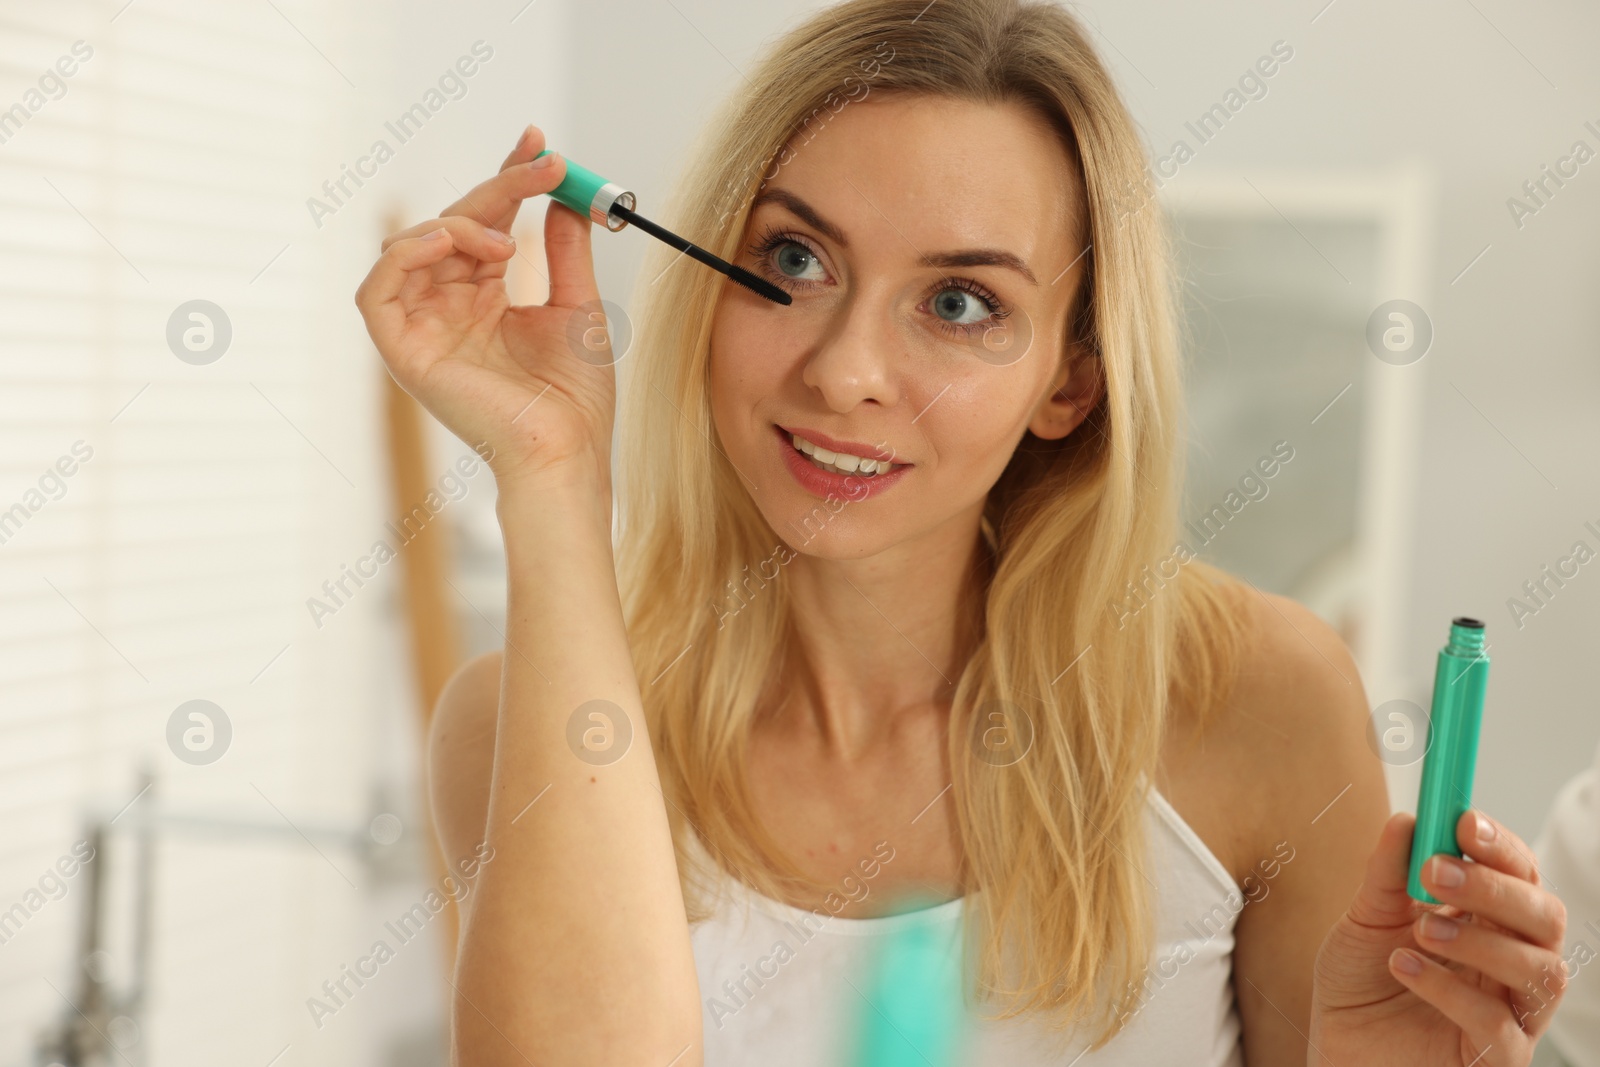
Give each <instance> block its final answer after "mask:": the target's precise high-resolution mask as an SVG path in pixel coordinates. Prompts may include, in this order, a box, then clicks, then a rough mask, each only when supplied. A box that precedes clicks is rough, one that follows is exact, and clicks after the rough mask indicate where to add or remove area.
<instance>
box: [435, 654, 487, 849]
mask: <svg viewBox="0 0 1600 1067" xmlns="http://www.w3.org/2000/svg"><path fill="white" fill-rule="evenodd" d="M500 656H501V653H500V651H499V650H495V651H493V652H487V653H484V654H483V655H481V656H477V657H475V658H473V659H471V660H468V661H467V662H466V663H464V664H463V665H462V666H461V667H460V668H459V669H458V670H457V671H456V673H455V674H453V675H452V676H451V677H450V680H449V681H448V682H446V683H445V687H444V689H443V691H442V692H440V694H439V704H438V707H437V708H435V709H434V713H433V726H432V729H431V730H430V732H429V736H428V792H429V796H430V798H431V803H432V806H433V820H434V825H435V826H436V827H437V828H438V830H439V843H440V845H441V846H442V847H443V850H444V854H445V857H446V859H447V861H453V860H454V859H456V858H458V857H461V856H466V855H469V854H470V853H471V852H472V851H473V849H474V848H475V847H476V846H477V845H478V843H479V842H481V841H482V840H483V835H484V827H485V826H486V825H487V823H488V818H489V789H490V780H491V778H492V776H493V773H494V738H495V724H496V722H497V720H498V717H499V711H500Z"/></svg>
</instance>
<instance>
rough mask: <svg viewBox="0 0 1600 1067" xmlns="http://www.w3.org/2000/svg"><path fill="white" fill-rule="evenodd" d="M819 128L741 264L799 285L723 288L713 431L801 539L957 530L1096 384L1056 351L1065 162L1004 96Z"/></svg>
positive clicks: (1063, 294)
mask: <svg viewBox="0 0 1600 1067" xmlns="http://www.w3.org/2000/svg"><path fill="white" fill-rule="evenodd" d="M819 125H820V130H819V131H818V132H816V133H815V134H814V136H813V135H811V134H810V132H809V131H808V132H807V133H804V134H802V135H801V136H802V138H804V137H806V136H810V138H811V139H810V140H806V141H803V142H802V141H801V140H798V139H797V141H796V143H794V144H792V145H790V147H789V149H788V153H787V155H786V156H783V157H780V158H785V159H787V162H785V163H784V164H783V165H782V166H781V167H780V168H779V169H778V172H777V174H776V176H775V177H772V178H771V179H770V180H769V181H767V182H766V183H765V184H764V185H763V187H762V189H761V191H760V193H759V194H758V196H757V199H756V204H755V207H754V210H753V212H752V214H751V218H750V224H749V228H748V230H747V231H746V234H745V245H744V248H743V250H742V251H741V253H740V256H739V259H738V262H739V263H740V264H741V265H742V266H744V267H746V268H747V269H749V270H752V271H754V272H756V273H757V274H759V275H760V276H762V277H765V278H768V279H771V280H772V281H773V282H774V283H775V284H777V285H779V286H781V287H783V288H785V289H787V290H788V291H789V292H790V293H791V294H792V296H793V298H794V302H793V303H792V304H791V305H790V306H788V307H784V306H780V305H778V304H775V303H772V302H771V301H768V300H765V299H762V298H761V297H759V296H756V295H755V294H753V293H750V292H748V291H746V290H744V289H743V288H740V287H737V286H731V285H730V286H729V287H728V288H727V289H726V290H725V291H724V293H723V296H722V299H721V301H720V302H719V304H718V308H717V313H716V319H715V321H714V323H713V325H712V336H711V357H710V358H711V366H710V388H711V406H712V415H713V418H714V419H715V420H716V429H717V434H718V437H719V438H720V441H721V446H722V448H723V449H724V450H725V452H726V454H727V457H728V459H729V460H730V462H732V464H733V466H734V467H735V468H736V469H737V470H738V471H739V473H740V475H741V476H742V478H743V480H744V484H745V487H746V489H748V491H749V492H750V495H751V496H752V498H753V499H754V500H755V502H756V505H757V506H758V507H759V508H760V509H761V511H762V513H763V515H765V517H766V519H767V521H768V523H769V524H771V526H772V528H773V529H774V530H775V531H777V532H778V534H779V536H781V537H783V538H784V540H785V541H787V542H788V543H789V545H790V546H791V547H793V548H795V549H796V550H799V551H802V552H805V553H807V554H810V555H818V556H824V557H829V558H836V559H854V558H861V557H865V556H871V555H876V554H877V553H879V552H882V551H883V550H885V549H887V548H890V547H891V546H895V545H900V544H907V543H914V542H916V541H918V540H919V539H922V538H926V537H928V536H930V535H934V534H936V533H938V532H940V531H944V532H949V531H950V529H951V524H961V525H962V527H963V528H964V530H965V532H967V534H968V535H969V536H970V535H971V531H973V530H975V529H976V526H977V522H978V517H979V516H980V515H981V513H982V507H983V502H984V499H985V497H986V495H987V494H988V492H989V490H990V488H991V487H992V486H993V485H994V483H995V482H996V480H997V479H998V478H999V477H1000V474H1001V472H1002V471H1003V470H1004V469H1005V467H1006V464H1007V463H1008V462H1009V460H1010V459H1011V455H1012V453H1013V451H1014V450H1015V448H1016V446H1017V444H1018V442H1019V441H1020V440H1021V439H1022V435H1023V433H1024V432H1025V431H1027V430H1031V431H1032V432H1033V433H1034V434H1036V435H1037V436H1039V437H1043V438H1059V437H1062V436H1064V435H1065V434H1067V433H1069V432H1071V430H1072V429H1073V428H1074V427H1076V426H1077V425H1078V423H1079V422H1080V421H1081V419H1082V417H1083V414H1084V413H1085V412H1087V411H1088V410H1089V408H1090V407H1092V406H1093V404H1094V402H1095V400H1096V399H1097V397H1098V388H1099V386H1098V382H1099V371H1098V368H1097V367H1096V366H1094V361H1093V360H1092V359H1081V360H1079V359H1075V358H1072V359H1068V358H1064V357H1063V348H1064V339H1065V338H1066V336H1067V316H1068V312H1069V310H1070V308H1071V305H1072V298H1073V295H1074V292H1075V290H1076V287H1077V285H1078V283H1079V279H1080V278H1081V277H1082V274H1083V267H1084V262H1083V257H1082V256H1081V255H1080V253H1082V252H1083V249H1084V244H1085V243H1086V236H1085V235H1082V234H1080V233H1079V232H1078V229H1079V223H1078V221H1077V220H1078V218H1079V212H1080V211H1081V196H1082V194H1081V193H1080V191H1079V183H1078V181H1077V180H1076V178H1075V174H1074V170H1073V165H1072V162H1071V159H1070V157H1069V156H1068V154H1067V151H1066V149H1065V147H1064V146H1063V145H1062V144H1061V143H1060V140H1059V138H1058V136H1057V135H1056V134H1055V132H1054V131H1053V130H1051V129H1050V128H1049V126H1047V125H1046V124H1045V123H1044V121H1043V120H1042V119H1041V118H1039V117H1037V116H1036V115H1035V114H1034V113H1033V112H1031V111H1028V110H1027V109H1025V108H1024V107H1023V106H1021V105H1017V104H1009V103H1008V104H998V105H987V104H974V103H968V102H965V101H959V100H953V99H948V98H943V97H931V96H904V95H876V96H869V97H867V98H865V99H863V100H861V101H859V102H854V103H850V104H848V105H847V106H846V107H844V108H843V110H841V111H840V112H838V113H837V114H834V115H829V114H828V112H827V111H822V112H820V113H819V114H818V116H817V118H816V119H814V121H813V126H812V129H816V128H817V127H818V126H819ZM768 173H769V174H770V173H771V171H770V170H769V171H768ZM796 435H798V436H799V437H800V439H801V444H800V449H799V450H797V449H796V446H795V444H794V437H795V436H796ZM807 453H810V454H809V455H808V454H807ZM830 457H831V462H830V463H829V464H828V467H827V469H823V468H821V467H819V466H818V465H817V462H816V461H817V460H824V461H827V460H829V459H830ZM873 461H886V463H887V464H888V466H887V469H886V470H878V471H875V472H873V473H868V471H869V469H871V468H874V467H876V466H878V463H876V462H873Z"/></svg>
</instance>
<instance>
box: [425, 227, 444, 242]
mask: <svg viewBox="0 0 1600 1067" xmlns="http://www.w3.org/2000/svg"><path fill="white" fill-rule="evenodd" d="M447 232H448V231H447V230H446V229H445V228H444V227H443V226H440V227H439V228H438V229H437V230H434V231H433V232H432V233H425V234H423V235H422V239H423V240H424V241H431V240H433V239H434V238H436V237H443V236H444V235H445V234H446V233H447Z"/></svg>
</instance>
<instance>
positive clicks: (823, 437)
mask: <svg viewBox="0 0 1600 1067" xmlns="http://www.w3.org/2000/svg"><path fill="white" fill-rule="evenodd" d="M778 429H780V430H782V431H783V432H784V433H792V434H799V435H800V436H801V437H804V438H805V439H806V440H807V441H810V442H811V443H812V444H814V445H821V446H822V447H823V448H826V449H827V450H828V451H829V452H847V453H849V454H850V455H852V456H861V457H863V458H865V459H886V460H888V461H889V462H890V463H893V464H895V465H896V466H900V465H901V463H902V462H903V461H901V460H898V459H896V458H895V455H894V450H893V449H889V450H888V451H885V450H884V447H883V446H882V445H864V444H862V443H861V442H860V441H841V440H839V439H838V438H837V437H829V436H828V435H827V434H825V433H819V432H817V431H816V430H808V429H806V428H805V427H804V426H779V427H778ZM905 466H907V467H909V466H911V464H909V463H906V464H905ZM891 473H892V472H891Z"/></svg>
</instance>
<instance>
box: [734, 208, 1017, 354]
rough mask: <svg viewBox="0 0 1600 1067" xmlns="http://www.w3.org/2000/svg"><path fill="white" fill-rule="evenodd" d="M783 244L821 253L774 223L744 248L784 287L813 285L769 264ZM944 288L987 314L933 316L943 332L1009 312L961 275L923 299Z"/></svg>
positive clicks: (985, 324)
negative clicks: (970, 318)
mask: <svg viewBox="0 0 1600 1067" xmlns="http://www.w3.org/2000/svg"><path fill="white" fill-rule="evenodd" d="M786 244H797V245H799V246H800V247H802V248H804V249H805V250H806V251H808V252H810V253H811V254H812V256H814V257H816V258H817V259H821V257H820V256H818V255H817V250H816V249H815V248H812V247H811V242H809V241H807V240H806V239H805V238H804V237H801V236H800V235H799V234H796V233H790V232H789V231H787V230H780V229H778V228H777V227H768V228H766V229H764V230H762V231H761V233H759V234H758V235H757V236H756V239H755V241H754V242H752V243H751V245H750V247H749V248H748V249H747V250H746V251H748V252H749V253H750V255H752V256H754V257H756V258H757V259H759V260H760V261H761V267H762V269H763V271H764V272H765V273H766V275H767V276H768V277H769V278H771V279H772V280H773V281H774V282H776V283H777V284H778V285H781V286H783V287H784V288H786V289H804V288H808V287H810V286H813V285H815V284H816V283H815V282H809V281H804V280H802V279H799V278H791V277H789V275H787V274H785V273H783V272H782V271H780V270H776V269H774V268H773V266H772V253H774V252H776V251H777V250H778V249H780V248H782V247H783V246H784V245H786ZM946 289H960V290H962V291H963V292H967V293H971V294H972V295H973V296H975V297H977V298H978V299H979V300H980V301H981V302H982V303H983V306H984V307H986V308H988V309H989V317H988V318H986V319H980V320H978V321H977V322H966V323H962V322H950V321H949V320H948V319H941V318H939V316H937V315H935V316H933V318H934V320H935V322H936V323H937V326H938V328H939V329H941V330H944V331H946V332H947V333H952V334H960V335H962V336H966V335H969V334H972V333H974V332H975V331H979V330H989V329H992V328H993V327H994V326H995V324H996V323H997V322H999V321H1000V320H1001V319H1004V318H1005V317H1006V316H1008V315H1010V314H1011V311H1010V309H1009V308H1007V307H1006V306H1005V304H1004V303H1002V302H1001V300H1000V298H999V297H997V296H995V295H994V293H992V292H990V291H989V290H988V289H987V288H986V287H984V286H982V285H980V284H978V283H977V282H975V281H973V280H972V279H971V278H961V277H955V276H947V277H944V278H940V279H939V280H938V281H936V282H934V283H933V286H932V287H931V288H930V289H929V290H928V293H927V296H925V297H924V298H923V299H924V300H926V299H928V298H930V297H933V296H936V295H937V294H939V293H942V292H944V291H945V290H946Z"/></svg>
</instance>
